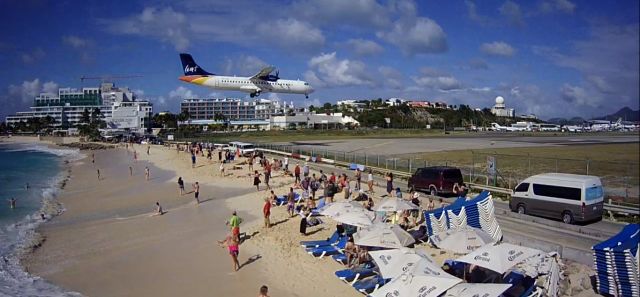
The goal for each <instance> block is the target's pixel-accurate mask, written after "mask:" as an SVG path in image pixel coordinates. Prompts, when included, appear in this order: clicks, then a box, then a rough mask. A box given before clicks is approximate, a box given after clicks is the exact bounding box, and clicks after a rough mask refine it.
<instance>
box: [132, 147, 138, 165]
mask: <svg viewBox="0 0 640 297" xmlns="http://www.w3.org/2000/svg"><path fill="white" fill-rule="evenodd" d="M133 162H138V152H136V151H135V150H134V151H133Z"/></svg>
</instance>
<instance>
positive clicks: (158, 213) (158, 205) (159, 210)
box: [156, 201, 165, 215]
mask: <svg viewBox="0 0 640 297" xmlns="http://www.w3.org/2000/svg"><path fill="white" fill-rule="evenodd" d="M164 213H165V211H164V210H162V206H160V202H157V201H156V214H157V215H163V214H164Z"/></svg>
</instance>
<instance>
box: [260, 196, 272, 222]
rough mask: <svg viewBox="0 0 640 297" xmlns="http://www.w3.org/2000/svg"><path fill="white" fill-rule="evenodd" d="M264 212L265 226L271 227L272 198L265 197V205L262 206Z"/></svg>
mask: <svg viewBox="0 0 640 297" xmlns="http://www.w3.org/2000/svg"><path fill="white" fill-rule="evenodd" d="M262 214H263V215H264V226H265V227H266V228H271V219H270V217H271V199H269V198H264V206H263V207H262Z"/></svg>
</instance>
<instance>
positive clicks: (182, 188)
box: [178, 176, 184, 196]
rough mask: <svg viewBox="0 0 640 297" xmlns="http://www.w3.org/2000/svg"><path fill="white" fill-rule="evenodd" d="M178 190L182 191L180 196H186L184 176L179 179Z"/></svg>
mask: <svg viewBox="0 0 640 297" xmlns="http://www.w3.org/2000/svg"><path fill="white" fill-rule="evenodd" d="M178 190H180V196H182V195H184V181H183V180H182V176H180V177H178Z"/></svg>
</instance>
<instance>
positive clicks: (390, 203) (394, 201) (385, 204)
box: [376, 198, 419, 211]
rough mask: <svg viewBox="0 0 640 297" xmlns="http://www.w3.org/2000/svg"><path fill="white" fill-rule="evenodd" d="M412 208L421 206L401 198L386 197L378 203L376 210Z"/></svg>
mask: <svg viewBox="0 0 640 297" xmlns="http://www.w3.org/2000/svg"><path fill="white" fill-rule="evenodd" d="M410 209H419V207H418V206H417V205H415V204H413V203H411V202H409V201H406V200H403V199H400V198H386V199H384V200H382V201H381V202H380V204H378V207H376V211H398V210H410Z"/></svg>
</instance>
